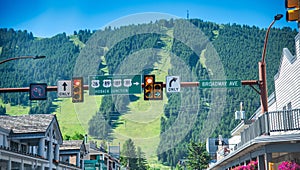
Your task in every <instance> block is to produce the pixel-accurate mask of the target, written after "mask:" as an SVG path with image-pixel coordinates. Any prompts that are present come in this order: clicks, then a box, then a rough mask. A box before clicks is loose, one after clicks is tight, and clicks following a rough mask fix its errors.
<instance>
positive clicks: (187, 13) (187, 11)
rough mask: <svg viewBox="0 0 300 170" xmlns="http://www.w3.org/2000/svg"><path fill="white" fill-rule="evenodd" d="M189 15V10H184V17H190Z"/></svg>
mask: <svg viewBox="0 0 300 170" xmlns="http://www.w3.org/2000/svg"><path fill="white" fill-rule="evenodd" d="M189 15H190V14H189V10H186V19H189V18H190V16H189Z"/></svg>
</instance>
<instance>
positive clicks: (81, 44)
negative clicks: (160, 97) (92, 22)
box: [0, 19, 297, 166]
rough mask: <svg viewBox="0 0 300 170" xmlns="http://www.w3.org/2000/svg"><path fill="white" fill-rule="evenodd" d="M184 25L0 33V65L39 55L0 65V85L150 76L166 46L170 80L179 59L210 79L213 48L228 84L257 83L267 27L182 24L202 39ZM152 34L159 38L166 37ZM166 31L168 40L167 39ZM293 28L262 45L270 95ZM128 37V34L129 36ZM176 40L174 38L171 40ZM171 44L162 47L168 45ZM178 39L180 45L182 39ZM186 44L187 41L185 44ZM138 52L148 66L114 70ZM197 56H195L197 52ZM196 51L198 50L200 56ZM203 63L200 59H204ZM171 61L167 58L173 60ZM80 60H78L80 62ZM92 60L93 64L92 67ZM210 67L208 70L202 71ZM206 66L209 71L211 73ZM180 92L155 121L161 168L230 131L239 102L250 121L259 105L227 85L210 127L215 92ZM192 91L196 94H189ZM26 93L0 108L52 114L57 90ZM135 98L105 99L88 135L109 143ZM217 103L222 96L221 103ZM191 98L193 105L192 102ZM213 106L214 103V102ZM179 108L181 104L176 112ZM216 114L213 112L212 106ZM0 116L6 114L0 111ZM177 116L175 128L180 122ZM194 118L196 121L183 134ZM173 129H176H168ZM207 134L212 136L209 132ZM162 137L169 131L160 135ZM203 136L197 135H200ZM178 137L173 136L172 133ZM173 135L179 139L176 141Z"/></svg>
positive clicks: (138, 62)
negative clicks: (40, 97) (40, 95)
mask: <svg viewBox="0 0 300 170" xmlns="http://www.w3.org/2000/svg"><path fill="white" fill-rule="evenodd" d="M186 21H187V20H181V19H179V20H173V19H171V20H160V21H157V22H154V23H149V24H141V25H129V26H123V27H120V28H111V27H108V28H105V29H104V30H99V31H90V30H79V31H74V34H73V35H66V33H61V34H58V35H56V36H54V37H51V38H38V37H34V34H33V33H31V32H30V33H29V32H27V31H26V30H13V29H8V28H1V29H0V61H1V60H4V59H7V58H10V57H15V56H24V55H45V56H47V57H46V58H45V59H42V60H34V61H30V62H29V61H28V60H18V61H14V62H7V63H5V64H1V65H0V80H1V81H0V88H6V87H28V86H29V85H30V83H47V85H49V86H55V85H56V83H57V81H58V80H70V79H71V78H72V77H73V76H74V75H75V76H76V77H78V76H83V77H84V80H85V83H87V80H88V75H104V74H112V73H122V74H131V72H130V70H128V69H126V68H131V69H132V70H134V69H135V68H137V66H139V68H143V69H142V71H141V72H139V74H149V73H151V72H152V71H153V70H154V67H155V62H156V61H158V60H160V58H161V56H160V54H159V53H158V52H157V51H155V50H149V49H164V50H166V49H167V50H169V52H170V53H172V54H174V56H175V55H176V56H177V57H178V58H180V59H181V61H178V60H176V59H172V56H171V65H172V67H171V69H169V70H168V74H169V75H180V74H184V73H180V71H181V70H178V68H179V67H181V64H182V61H183V62H184V63H185V65H187V66H188V68H189V70H190V71H191V73H192V74H194V75H195V77H194V78H190V77H182V81H188V80H192V81H199V80H201V79H202V80H203V79H204V80H205V79H209V78H210V77H213V76H214V75H216V73H217V72H218V71H219V70H218V67H219V65H218V64H219V63H217V62H215V61H214V59H212V58H210V55H213V54H211V50H209V49H210V48H212V47H211V46H210V45H212V46H213V48H214V49H215V51H216V53H217V54H218V56H219V59H220V62H221V63H222V64H223V67H224V74H225V76H226V78H227V79H237V80H257V79H258V61H259V60H260V59H261V54H262V48H263V44H264V37H265V33H266V29H261V28H258V27H255V26H247V25H238V24H216V23H212V22H204V21H202V20H199V19H191V20H188V22H189V23H192V24H193V25H194V26H195V27H196V28H198V29H199V30H201V31H202V32H203V33H204V34H205V35H206V36H205V37H203V39H197V40H195V38H192V37H197V36H198V35H196V33H194V32H192V31H177V30H185V27H184V26H185V23H184V22H186ZM158 32H163V33H165V34H164V35H162V34H159V33H158ZM170 34H172V35H173V37H172V36H169V37H168V35H170ZM296 34H297V31H296V30H292V29H291V28H287V27H285V28H272V29H271V33H270V36H269V43H268V48H267V57H266V63H267V79H268V80H267V81H268V93H269V95H270V94H271V93H272V92H273V91H274V76H275V74H276V73H277V71H278V68H279V64H280V59H281V55H282V49H283V48H285V47H286V48H288V49H289V50H290V51H291V52H292V54H294V51H295V49H294V37H295V35H296ZM127 35H130V36H127ZM174 37H180V38H182V39H180V38H174ZM166 39H167V40H171V42H170V44H171V46H170V44H167V43H166V41H167V40H166ZM183 40H184V42H183ZM187 44H192V47H191V45H187ZM141 50H144V53H143V54H144V55H147V58H151V60H148V61H147V62H145V61H144V59H143V57H142V56H141V57H140V58H136V59H135V62H134V63H129V65H128V66H127V67H126V68H122V67H120V65H122V62H123V61H124V60H126V57H128V56H129V55H133V54H135V53H137V52H139V51H141ZM195 51H198V52H200V53H197V52H195ZM201 52H202V53H201ZM202 55H203V56H204V60H203V56H202ZM174 56H173V57H174ZM78 58H83V60H79V59H78ZM90 61H94V62H93V64H90ZM208 65H209V67H208ZM210 67H212V68H210ZM183 93H184V94H187V95H189V96H193V97H182V96H180V94H176V93H173V94H167V98H168V103H167V104H166V105H165V106H164V113H163V114H164V115H163V116H162V117H161V129H160V133H161V136H160V144H159V148H164V147H166V146H172V147H170V149H166V151H165V152H162V153H161V152H160V151H159V150H158V151H157V154H158V159H159V160H160V161H161V162H163V163H164V164H166V165H169V166H176V163H177V162H178V160H179V159H183V158H187V156H188V145H189V143H190V142H191V141H204V140H205V137H208V136H210V137H217V136H218V135H222V136H223V137H225V138H226V137H230V131H231V130H232V129H233V128H234V127H235V126H236V125H237V124H238V123H239V122H238V121H236V120H235V119H234V112H235V111H236V110H238V109H239V103H240V102H241V101H242V102H243V103H244V110H246V116H247V118H249V117H250V116H251V115H252V114H253V113H254V112H255V111H256V110H257V109H258V107H259V105H260V101H259V95H258V94H257V93H256V92H255V91H254V90H253V89H251V88H250V87H247V86H243V87H241V88H234V89H233V88H232V89H227V90H226V91H224V94H226V95H224V96H221V97H220V98H222V97H224V101H225V103H212V104H216V105H223V106H224V110H221V112H222V114H221V115H222V117H220V122H219V124H218V126H216V127H215V128H213V127H208V125H209V122H208V118H209V116H211V115H210V114H211V113H210V112H211V111H212V110H211V109H212V107H213V106H212V104H210V102H211V101H212V100H215V99H214V98H213V96H214V92H212V90H210V89H195V88H193V89H186V90H185V91H184V92H183ZM193 94H196V95H193ZM28 96H29V94H28V93H1V94H0V97H1V99H2V101H3V103H10V104H11V105H24V106H31V108H30V111H29V113H28V114H36V113H47V114H49V113H52V112H53V110H54V109H55V107H56V106H54V105H53V103H52V102H53V101H54V100H56V99H57V94H56V93H55V92H49V93H48V98H47V100H46V101H39V102H37V104H34V105H32V103H31V101H29V97H28ZM137 100H139V97H137V96H136V95H130V96H129V100H128V96H123V95H115V96H113V97H112V96H104V97H103V99H102V102H101V104H100V109H99V111H98V112H97V113H96V114H95V115H94V116H93V118H92V119H91V120H90V121H89V135H91V136H93V137H95V138H97V139H103V140H111V138H112V136H111V135H110V134H111V132H112V129H113V128H115V126H116V125H115V124H114V123H113V122H114V121H116V120H117V119H118V116H119V115H120V114H121V113H119V111H120V110H122V111H124V110H127V109H128V105H129V103H130V102H134V101H137ZM220 100H221V99H220ZM195 101H197V102H195ZM217 101H218V100H217ZM181 106H186V107H185V108H182V107H181ZM189 110H192V111H193V113H194V112H195V114H194V115H191V117H190V118H189V116H185V115H183V114H182V113H183V112H189ZM215 111H219V110H218V108H216V110H215ZM0 114H9V113H6V109H5V108H4V107H3V106H0ZM179 118H180V121H181V124H180V125H178V122H176V120H178V119H179ZM191 118H193V119H194V120H195V122H194V123H193V124H192V125H191V127H188V128H189V129H190V130H189V131H188V132H186V131H184V130H182V129H186V128H187V127H185V126H187V125H189V123H190V119H191ZM174 125H176V126H175V128H173V127H174ZM209 128H211V129H213V132H210V131H208V130H207V129H209ZM164 132H168V133H164ZM200 132H201V133H200ZM174 134H176V135H174ZM177 135H182V136H184V138H182V139H180V141H179V142H175V141H178V139H177Z"/></svg>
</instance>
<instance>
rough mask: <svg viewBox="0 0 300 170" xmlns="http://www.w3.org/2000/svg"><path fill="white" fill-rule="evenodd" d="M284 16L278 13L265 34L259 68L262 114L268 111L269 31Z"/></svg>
mask: <svg viewBox="0 0 300 170" xmlns="http://www.w3.org/2000/svg"><path fill="white" fill-rule="evenodd" d="M282 17H283V15H282V14H277V15H276V16H275V17H274V20H273V21H272V23H271V24H270V26H269V27H268V30H267V32H266V36H265V42H264V48H263V53H262V59H261V61H260V62H258V69H259V88H260V101H261V112H262V114H263V113H265V112H268V90H267V74H266V61H265V59H266V57H265V56H266V49H267V43H268V38H269V32H270V29H271V27H272V26H273V24H274V23H275V22H276V21H278V20H280V19H281V18H282Z"/></svg>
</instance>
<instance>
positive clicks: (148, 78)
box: [144, 75, 155, 100]
mask: <svg viewBox="0 0 300 170" xmlns="http://www.w3.org/2000/svg"><path fill="white" fill-rule="evenodd" d="M154 83H155V75H144V100H153V99H154Z"/></svg>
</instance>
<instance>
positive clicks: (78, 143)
mask: <svg viewBox="0 0 300 170" xmlns="http://www.w3.org/2000/svg"><path fill="white" fill-rule="evenodd" d="M82 145H84V143H83V140H64V141H63V144H62V145H60V147H59V149H60V150H68V149H78V150H80V149H81V147H82Z"/></svg>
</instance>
